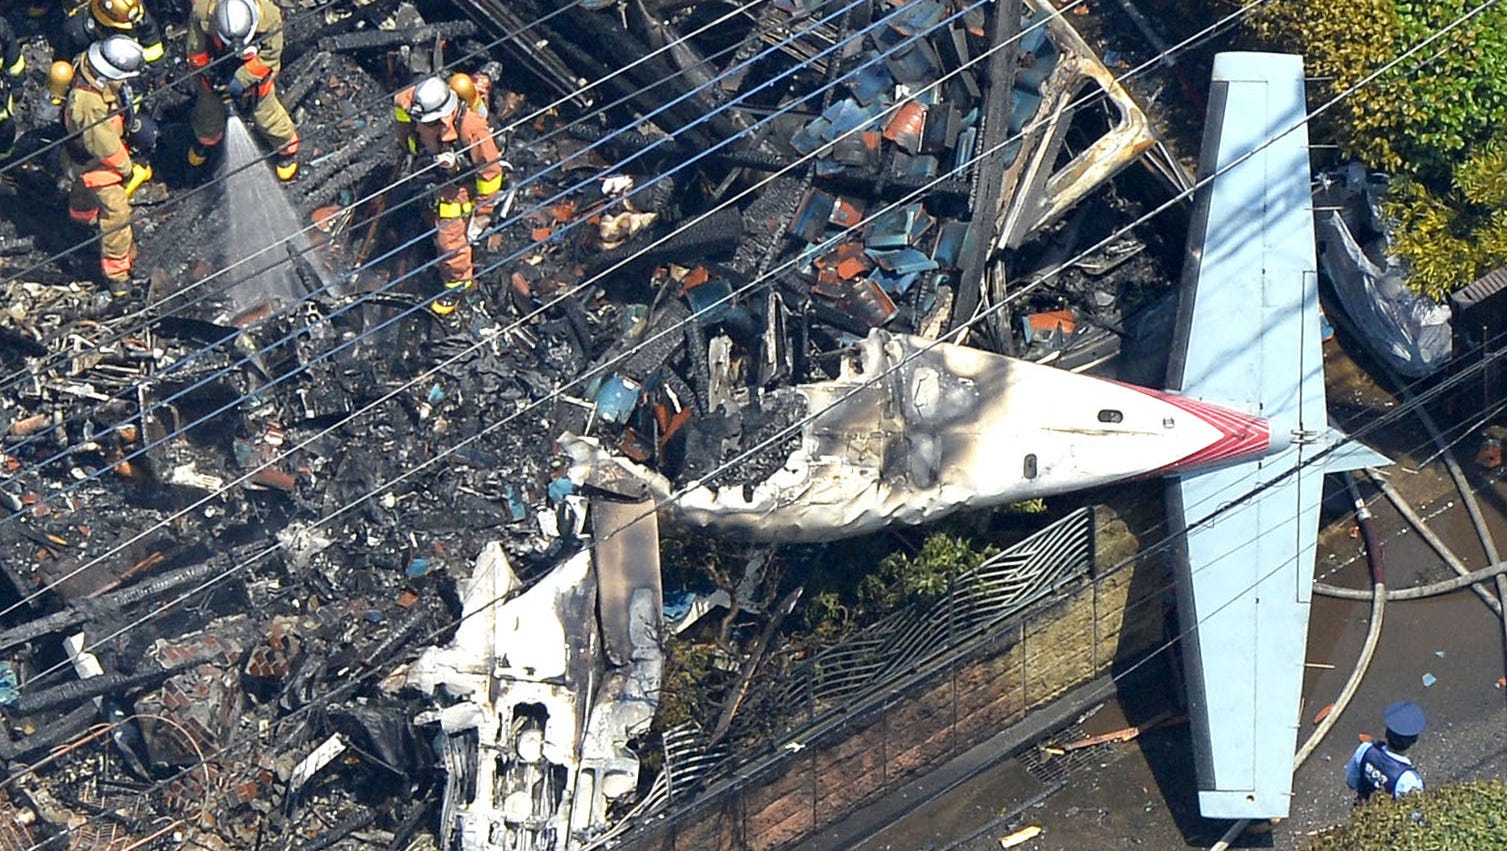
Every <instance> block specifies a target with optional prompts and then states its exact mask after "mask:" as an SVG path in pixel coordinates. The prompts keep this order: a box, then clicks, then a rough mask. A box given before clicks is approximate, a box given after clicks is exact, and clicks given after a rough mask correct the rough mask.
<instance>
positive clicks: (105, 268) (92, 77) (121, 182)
mask: <svg viewBox="0 0 1507 851" xmlns="http://www.w3.org/2000/svg"><path fill="white" fill-rule="evenodd" d="M144 64H145V60H144V59H143V58H142V51H141V45H139V44H137V43H136V42H135V41H132V40H131V39H130V38H127V37H126V36H123V35H112V36H110V37H109V38H107V39H105V40H103V41H97V42H95V43H94V44H92V45H90V47H89V50H88V51H86V52H85V53H84V54H83V55H82V56H80V57H79V59H78V61H77V66H78V67H77V68H76V69H75V72H74V75H73V84H72V87H71V88H70V89H69V90H68V96H67V99H66V101H65V102H64V105H63V127H64V129H65V130H67V132H68V135H67V142H65V143H64V145H63V163H64V166H65V167H66V168H67V171H68V175H69V177H70V178H71V179H72V181H73V182H72V188H71V189H70V190H69V193H68V216H69V218H71V219H73V221H75V222H79V223H80V224H85V225H93V224H98V225H99V230H100V243H99V245H100V270H101V271H102V272H103V273H104V277H105V281H106V282H107V284H108V285H109V287H110V292H111V294H112V295H116V296H125V295H129V294H130V291H131V264H132V263H133V262H134V261H135V259H136V245H135V241H134V239H133V236H132V233H131V200H130V199H131V193H133V192H135V191H136V189H137V188H138V187H140V186H141V184H142V183H144V182H146V181H147V180H149V179H150V178H151V176H152V170H151V168H150V167H149V166H145V165H142V164H140V163H133V162H132V161H131V151H130V149H129V148H128V146H127V144H126V143H127V139H128V138H129V131H128V128H129V127H131V126H132V124H133V112H134V108H133V106H132V104H131V90H130V87H129V82H128V81H130V80H131V79H132V78H134V77H136V76H138V75H139V74H140V73H141V69H142V66H143V65H144Z"/></svg>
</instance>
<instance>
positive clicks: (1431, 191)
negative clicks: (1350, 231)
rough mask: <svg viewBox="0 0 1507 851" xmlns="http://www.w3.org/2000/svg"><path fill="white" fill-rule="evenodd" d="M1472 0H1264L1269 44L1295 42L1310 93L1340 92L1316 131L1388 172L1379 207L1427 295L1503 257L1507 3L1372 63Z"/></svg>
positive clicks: (1468, 7)
mask: <svg viewBox="0 0 1507 851" xmlns="http://www.w3.org/2000/svg"><path fill="white" fill-rule="evenodd" d="M1479 5H1480V3H1479V0H1332V2H1322V3H1315V2H1312V0H1271V2H1268V3H1266V4H1264V5H1263V6H1261V7H1260V8H1259V10H1258V11H1257V12H1256V13H1255V14H1254V15H1253V16H1252V24H1251V27H1252V30H1253V31H1254V32H1255V34H1256V35H1257V37H1258V38H1259V39H1260V40H1262V41H1263V42H1265V43H1266V44H1267V45H1268V46H1272V47H1276V48H1278V49H1285V50H1292V51H1295V52H1299V53H1302V54H1304V57H1305V60H1304V61H1305V65H1306V69H1307V73H1308V74H1309V75H1310V76H1312V77H1316V78H1318V79H1317V81H1316V82H1315V83H1314V84H1313V85H1312V87H1311V90H1310V102H1311V105H1314V106H1316V105H1317V104H1318V103H1321V102H1327V101H1329V100H1330V99H1331V98H1333V97H1335V96H1337V95H1339V94H1341V93H1346V92H1351V89H1355V90H1354V91H1353V92H1351V93H1350V94H1348V95H1347V96H1346V97H1345V99H1344V100H1342V101H1340V102H1339V103H1338V104H1337V105H1336V107H1335V108H1334V109H1332V110H1331V111H1330V113H1329V114H1328V115H1327V116H1326V117H1325V118H1324V119H1321V120H1320V121H1319V122H1318V128H1317V130H1316V135H1321V136H1327V137H1331V138H1333V139H1334V140H1335V141H1336V142H1338V143H1339V145H1340V147H1341V148H1342V149H1343V150H1344V152H1345V153H1346V154H1347V155H1348V156H1350V157H1354V158H1356V159H1359V160H1360V161H1361V162H1363V163H1365V164H1366V165H1367V166H1370V167H1372V168H1376V169H1381V170H1384V171H1387V172H1390V173H1392V174H1394V175H1395V176H1396V177H1397V178H1398V183H1399V185H1398V188H1397V192H1396V193H1395V197H1394V198H1393V199H1392V201H1391V203H1390V204H1389V209H1388V212H1389V213H1390V214H1391V216H1392V217H1393V218H1394V220H1395V222H1396V225H1397V232H1396V234H1395V236H1396V244H1395V246H1394V248H1395V250H1396V252H1397V254H1398V256H1399V257H1400V258H1401V259H1403V260H1404V261H1406V262H1407V263H1408V264H1409V266H1410V268H1411V271H1412V278H1411V280H1412V281H1413V283H1414V285H1415V287H1416V288H1417V289H1419V290H1420V291H1422V292H1425V293H1427V294H1429V295H1431V296H1434V297H1436V298H1438V297H1441V296H1442V295H1444V294H1446V293H1448V292H1449V291H1451V290H1453V289H1456V288H1458V287H1459V286H1461V285H1463V284H1466V283H1469V282H1470V281H1472V280H1474V279H1475V278H1476V277H1478V276H1479V275H1480V274H1481V273H1483V272H1485V271H1489V270H1490V269H1492V268H1495V267H1496V266H1499V265H1501V264H1502V263H1503V262H1504V260H1507V252H1504V250H1503V249H1504V248H1507V221H1504V220H1503V213H1502V210H1503V205H1504V202H1507V5H1493V6H1491V7H1488V8H1487V9H1485V10H1484V11H1482V12H1480V13H1479V14H1477V15H1476V16H1475V17H1474V18H1472V19H1471V20H1470V21H1469V22H1468V23H1465V24H1463V25H1461V26H1458V27H1456V28H1455V29H1453V30H1452V31H1450V32H1449V33H1448V34H1447V35H1445V36H1443V37H1442V38H1440V39H1438V40H1436V41H1434V42H1431V43H1430V44H1429V46H1428V47H1425V48H1423V49H1422V50H1420V51H1418V52H1417V53H1415V54H1413V55H1411V56H1409V57H1408V58H1407V59H1403V60H1402V61H1400V62H1399V63H1398V64H1397V65H1396V66H1394V67H1392V68H1390V69H1388V70H1386V71H1384V72H1381V73H1380V75H1379V76H1378V77H1377V78H1376V79H1375V80H1372V81H1370V82H1363V81H1365V80H1366V78H1367V77H1368V76H1369V75H1370V74H1372V73H1373V72H1377V71H1380V69H1382V68H1383V67H1385V66H1386V64H1387V63H1388V62H1390V61H1392V60H1394V59H1396V58H1398V57H1400V56H1402V55H1403V54H1404V53H1405V52H1407V51H1408V50H1409V49H1411V48H1412V47H1414V46H1416V45H1418V44H1420V43H1421V42H1423V41H1424V40H1425V39H1426V38H1428V37H1429V36H1430V35H1432V34H1433V33H1436V32H1438V31H1440V30H1441V29H1442V28H1443V27H1445V26H1447V25H1448V24H1450V23H1451V22H1453V21H1455V20H1457V19H1458V18H1461V17H1463V16H1464V15H1466V14H1467V13H1469V12H1471V11H1472V10H1474V9H1475V8H1476V7H1477V6H1479Z"/></svg>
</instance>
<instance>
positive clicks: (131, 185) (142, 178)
mask: <svg viewBox="0 0 1507 851" xmlns="http://www.w3.org/2000/svg"><path fill="white" fill-rule="evenodd" d="M151 179H152V167H151V166H149V165H142V164H141V163H134V164H132V166H131V177H130V179H128V180H127V181H126V185H125V190H126V197H127V198H129V197H131V196H132V195H134V194H135V193H136V190H138V189H140V188H141V184H143V183H146V182H147V181H148V180H151Z"/></svg>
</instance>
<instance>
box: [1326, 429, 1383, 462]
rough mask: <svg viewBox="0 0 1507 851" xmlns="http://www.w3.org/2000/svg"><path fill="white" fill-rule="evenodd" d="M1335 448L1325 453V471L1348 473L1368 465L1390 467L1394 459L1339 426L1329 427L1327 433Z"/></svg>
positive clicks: (1330, 443) (1330, 442) (1331, 444)
mask: <svg viewBox="0 0 1507 851" xmlns="http://www.w3.org/2000/svg"><path fill="white" fill-rule="evenodd" d="M1326 437H1327V438H1328V440H1329V445H1330V446H1332V447H1333V448H1332V449H1331V450H1330V451H1329V452H1328V453H1327V454H1325V455H1324V472H1326V473H1348V472H1350V471H1351V470H1364V469H1366V468H1367V467H1390V466H1392V459H1391V458H1388V457H1387V456H1385V455H1383V454H1381V453H1380V452H1377V451H1376V450H1375V449H1372V448H1371V447H1369V446H1367V445H1366V444H1364V443H1361V442H1360V441H1359V440H1356V439H1355V438H1353V437H1351V436H1350V435H1348V434H1346V433H1345V432H1344V431H1342V430H1341V429H1339V428H1336V427H1334V426H1330V427H1329V434H1328V435H1326Z"/></svg>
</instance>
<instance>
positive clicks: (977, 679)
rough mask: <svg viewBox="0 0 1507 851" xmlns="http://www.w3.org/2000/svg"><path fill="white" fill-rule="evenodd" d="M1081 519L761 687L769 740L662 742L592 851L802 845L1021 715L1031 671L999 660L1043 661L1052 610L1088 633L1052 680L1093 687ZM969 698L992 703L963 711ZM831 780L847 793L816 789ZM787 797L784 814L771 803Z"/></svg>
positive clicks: (1084, 512) (1091, 588)
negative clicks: (643, 785)
mask: <svg viewBox="0 0 1507 851" xmlns="http://www.w3.org/2000/svg"><path fill="white" fill-rule="evenodd" d="M1093 518H1094V514H1093V511H1092V510H1091V509H1080V510H1078V511H1075V512H1073V513H1072V514H1070V515H1068V516H1066V517H1064V518H1062V519H1061V520H1059V521H1057V522H1056V523H1054V524H1052V525H1051V526H1049V527H1047V528H1046V529H1043V530H1042V531H1040V532H1038V533H1036V534H1034V535H1032V536H1030V537H1029V538H1027V539H1026V540H1024V541H1022V542H1020V543H1019V544H1017V545H1015V546H1013V547H1011V548H1009V549H1008V550H1006V551H1004V552H1002V553H1000V554H998V555H996V556H993V557H991V558H989V559H987V560H986V561H984V562H983V563H981V564H980V565H979V566H978V567H977V568H975V569H974V570H971V571H969V572H967V573H965V574H963V575H962V576H960V577H958V578H957V579H956V580H955V581H954V582H953V583H952V585H951V587H950V588H949V590H948V591H947V592H946V593H945V594H943V595H942V596H941V597H940V598H939V599H937V600H936V601H934V602H932V603H930V604H929V605H926V606H924V607H917V608H912V609H908V610H903V611H900V612H897V613H895V614H893V615H891V616H889V617H887V618H885V619H884V620H882V621H880V622H879V623H876V624H873V625H871V626H869V627H867V628H864V629H863V630H861V631H859V632H858V633H857V634H855V635H853V636H850V637H849V638H847V639H845V640H844V641H842V642H840V643H839V644H837V645H836V646H833V647H832V648H830V649H828V650H825V651H823V652H821V653H819V654H817V655H815V656H813V657H811V658H810V659H807V660H804V661H803V662H801V663H799V664H797V665H794V666H792V667H790V668H789V669H788V670H787V671H786V672H784V673H782V674H780V675H779V676H778V677H777V678H775V679H774V680H773V681H772V682H766V683H765V684H764V685H763V686H762V688H761V694H760V695H758V696H750V701H749V703H750V704H752V706H750V707H749V709H747V710H745V711H749V712H750V713H751V714H755V715H757V716H758V718H757V721H758V723H759V724H760V725H761V726H762V727H763V728H764V729H766V730H771V729H772V730H774V731H775V733H774V734H773V735H768V734H766V735H765V737H764V746H763V747H762V748H759V749H757V751H756V752H753V753H748V752H744V753H733V752H730V751H728V750H727V749H726V748H725V747H724V749H723V750H722V752H721V753H708V752H707V751H706V750H705V749H704V747H702V743H703V742H704V737H703V736H702V735H701V734H700V733H699V732H698V731H696V730H694V729H691V728H681V729H677V730H675V731H672V732H671V733H670V734H668V735H667V736H666V750H667V754H666V765H667V777H664V778H661V782H659V783H657V784H656V786H655V788H654V790H653V792H652V793H651V795H650V796H649V798H648V799H646V800H645V801H643V802H642V803H641V804H640V806H639V807H637V808H635V812H634V813H633V816H632V817H631V818H625V819H624V821H623V823H622V825H621V827H622V828H623V829H622V830H621V831H618V832H617V833H620V836H619V837H618V838H617V839H616V840H615V841H613V842H610V843H607V842H604V843H601V845H628V846H631V847H634V848H676V849H679V848H687V849H690V848H695V849H696V851H713V849H720V848H728V849H734V848H738V849H741V848H763V847H776V846H778V845H780V844H788V843H789V842H791V841H795V840H798V839H799V838H801V837H802V836H804V835H807V834H809V833H810V832H811V831H812V830H815V829H816V828H818V827H820V826H821V825H822V824H824V823H827V822H830V821H832V820H835V819H836V818H838V817H840V816H841V815H842V814H844V813H845V812H846V811H848V810H851V809H852V808H853V806H856V805H857V804H858V803H861V802H862V801H864V800H867V799H871V798H873V797H876V796H877V795H879V794H882V793H883V792H884V791H887V790H889V789H891V788H893V786H894V784H896V783H897V782H899V781H901V780H903V779H906V778H907V777H909V776H914V775H915V774H916V773H918V772H920V771H922V770H925V769H927V768H929V767H933V766H935V765H938V764H940V763H941V762H942V761H945V759H947V758H950V757H951V756H953V755H956V754H957V753H959V752H960V751H961V750H964V749H966V748H967V747H970V746H971V745H972V744H975V743H977V741H980V740H981V739H982V738H983V737H985V736H987V735H988V734H990V733H992V732H994V731H997V730H998V729H999V727H1000V726H1001V725H1002V724H1004V723H1006V722H1013V721H1015V720H1019V718H1020V717H1021V716H1023V714H1024V712H1025V711H1026V710H1027V709H1028V708H1029V707H1030V706H1031V705H1034V704H1033V700H1032V697H1031V693H1032V692H1033V689H1031V688H1030V685H1031V681H1032V678H1033V677H1037V676H1039V672H1033V671H1032V670H1031V669H1030V667H1029V666H1027V665H1025V664H1024V662H1023V661H1022V662H1020V663H1011V664H1012V667H1011V668H1010V670H1008V671H1005V670H1003V668H1004V667H1005V665H1004V664H1003V663H1002V662H999V661H998V660H1000V659H1002V658H1004V656H1005V655H1006V654H1009V653H1011V652H1017V653H1019V654H1020V657H1021V659H1022V660H1024V659H1025V658H1026V657H1027V656H1031V655H1032V652H1028V642H1029V641H1030V640H1031V639H1032V637H1033V636H1035V638H1036V640H1037V643H1038V644H1039V645H1043V646H1041V647H1038V648H1037V649H1036V650H1035V651H1034V657H1040V658H1045V656H1047V655H1050V651H1051V649H1052V648H1051V645H1053V644H1055V643H1059V642H1057V640H1056V639H1054V638H1053V637H1052V636H1051V635H1050V634H1048V633H1046V632H1043V631H1041V630H1037V629H1035V628H1034V627H1033V624H1034V623H1038V622H1040V623H1045V622H1046V619H1047V618H1053V617H1057V615H1059V614H1060V612H1056V613H1054V611H1053V610H1054V609H1057V608H1060V607H1061V606H1063V605H1069V604H1071V605H1074V606H1077V608H1075V609H1074V611H1078V610H1080V609H1081V611H1082V612H1083V613H1084V614H1083V615H1082V616H1083V617H1086V618H1088V619H1089V622H1091V626H1090V627H1088V628H1087V632H1088V633H1089V636H1088V638H1087V639H1086V641H1087V643H1086V644H1085V648H1084V649H1085V652H1083V653H1081V654H1078V655H1081V656H1082V657H1083V658H1082V663H1083V664H1082V670H1081V671H1078V670H1062V671H1060V672H1059V673H1060V674H1061V675H1062V676H1061V679H1062V680H1063V681H1064V682H1067V681H1069V680H1073V679H1074V678H1077V679H1078V680H1085V679H1087V678H1089V677H1090V676H1091V675H1092V674H1093V672H1094V671H1095V670H1096V669H1098V668H1101V667H1103V666H1104V665H1106V664H1107V661H1106V660H1107V659H1108V658H1109V657H1110V656H1111V655H1112V653H1109V654H1106V652H1104V648H1101V647H1100V642H1099V633H1100V632H1101V631H1102V632H1106V634H1107V632H1108V627H1101V620H1102V618H1101V613H1100V610H1099V595H1100V594H1101V589H1100V588H1099V587H1098V583H1095V582H1087V581H1084V578H1085V577H1086V576H1087V575H1089V574H1091V573H1092V569H1093V564H1094V519H1093ZM1126 573H1128V571H1127V572H1126ZM1106 605H1107V606H1109V605H1110V604H1106ZM1115 605H1117V604H1115ZM1114 614H1116V615H1118V614H1120V613H1118V612H1116V613H1114ZM1080 626H1081V625H1080ZM1070 628H1073V629H1079V626H1071V625H1070ZM1117 630H1118V625H1115V631H1117ZM1012 648H1014V651H1012ZM980 660H994V661H986V662H983V663H981V662H980ZM1049 661H1050V660H1049ZM981 664H982V667H980V665H981ZM1051 664H1056V663H1051ZM1076 665H1077V662H1076V661H1074V662H1068V663H1067V664H1066V666H1064V665H1056V667H1058V668H1064V667H1076ZM995 668H998V669H1000V670H998V671H995V672H994V673H993V674H990V676H988V677H986V676H982V675H980V674H979V673H978V672H979V671H994V669H995ZM991 677H992V678H991ZM1034 691H1035V692H1037V693H1043V694H1044V693H1045V691H1044V690H1041V689H1036V690H1034ZM981 702H988V703H989V706H988V708H987V709H974V708H972V707H975V706H980V705H982V703H981ZM918 719H924V722H925V723H923V724H920V725H917V724H916V723H915V722H916V721H917V720H918ZM832 776H841V777H842V778H843V782H842V783H841V784H833V783H831V782H830V781H827V782H824V781H823V780H822V778H823V777H832ZM836 787H841V788H840V789H839V788H836ZM786 798H788V799H789V800H790V801H792V802H793V803H791V804H790V805H789V806H785V807H783V808H782V805H781V801H783V800H785V799H786ZM784 810H789V814H788V815H786V816H784V817H782V816H781V815H780V813H781V812H783V811H784ZM598 847H600V846H598Z"/></svg>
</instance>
